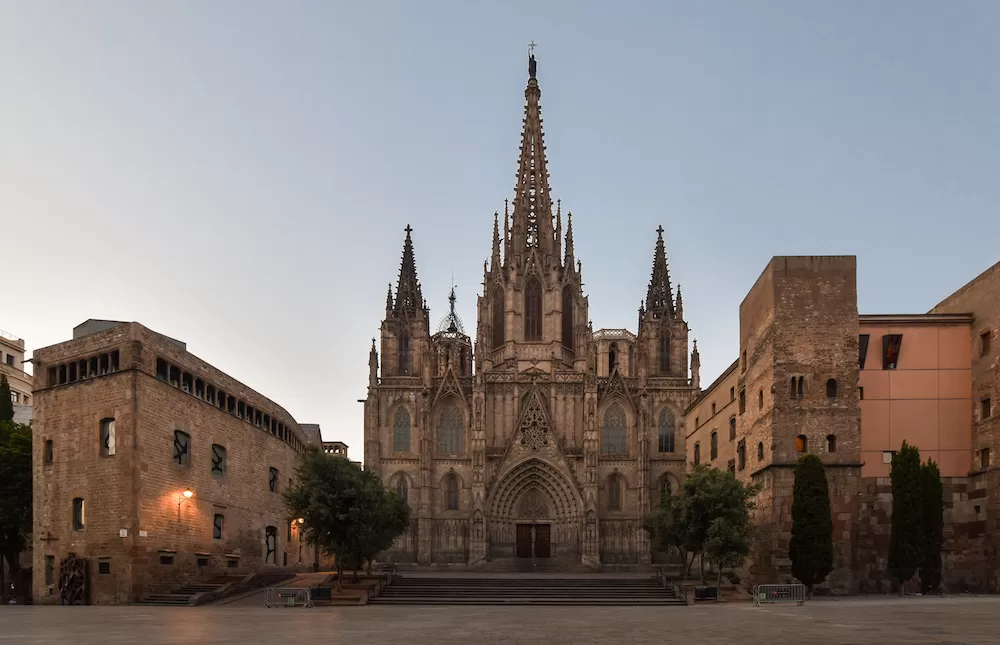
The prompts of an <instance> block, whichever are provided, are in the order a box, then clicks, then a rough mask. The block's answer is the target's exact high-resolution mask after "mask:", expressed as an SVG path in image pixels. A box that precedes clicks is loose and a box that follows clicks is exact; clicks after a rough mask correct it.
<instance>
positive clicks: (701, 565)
mask: <svg viewBox="0 0 1000 645" xmlns="http://www.w3.org/2000/svg"><path fill="white" fill-rule="evenodd" d="M698 569H699V573H700V575H701V584H705V554H704V553H702V555H701V557H700V558H698Z"/></svg>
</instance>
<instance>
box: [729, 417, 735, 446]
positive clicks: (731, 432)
mask: <svg viewBox="0 0 1000 645" xmlns="http://www.w3.org/2000/svg"><path fill="white" fill-rule="evenodd" d="M735 439H736V417H730V418H729V440H730V441H733V440H735Z"/></svg>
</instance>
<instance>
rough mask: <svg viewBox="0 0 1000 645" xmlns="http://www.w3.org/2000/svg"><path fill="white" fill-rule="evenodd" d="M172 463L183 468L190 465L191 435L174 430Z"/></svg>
mask: <svg viewBox="0 0 1000 645" xmlns="http://www.w3.org/2000/svg"><path fill="white" fill-rule="evenodd" d="M174 463H175V464H177V465H178V466H185V467H187V466H190V465H191V435H189V434H188V433H186V432H183V431H182V430H174Z"/></svg>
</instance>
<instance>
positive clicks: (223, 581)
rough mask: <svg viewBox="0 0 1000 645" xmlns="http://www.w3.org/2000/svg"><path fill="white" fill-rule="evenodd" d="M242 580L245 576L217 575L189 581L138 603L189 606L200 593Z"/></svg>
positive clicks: (151, 595)
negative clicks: (206, 578) (178, 587)
mask: <svg viewBox="0 0 1000 645" xmlns="http://www.w3.org/2000/svg"><path fill="white" fill-rule="evenodd" d="M242 580H243V576H226V575H221V576H215V577H214V578H209V579H208V580H204V581H199V582H192V583H188V584H186V585H184V586H183V587H181V588H180V589H176V590H174V591H171V592H170V593H154V594H150V595H148V596H146V597H145V598H143V599H142V600H140V601H139V602H138V603H136V604H137V605H158V606H173V607H187V606H188V605H190V604H191V599H192V598H194V597H195V596H196V595H198V594H200V593H208V592H215V591H218V590H219V589H221V588H222V587H223V586H225V585H228V584H236V583H239V582H241V581H242Z"/></svg>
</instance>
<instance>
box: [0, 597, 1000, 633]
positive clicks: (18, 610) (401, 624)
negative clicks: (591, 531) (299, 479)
mask: <svg viewBox="0 0 1000 645" xmlns="http://www.w3.org/2000/svg"><path fill="white" fill-rule="evenodd" d="M997 642H1000V597H997V596H994V597H949V598H920V597H910V598H905V599H900V598H894V597H889V598H884V597H879V598H870V599H864V598H851V599H844V600H832V599H820V600H815V601H811V602H809V603H806V605H805V606H803V607H795V606H782V607H767V608H755V607H752V606H751V605H750V604H749V603H731V604H713V605H697V606H692V607H665V608H661V607H657V608H652V607H481V608H477V607H422V606H410V607H394V606H369V607H332V608H314V609H302V608H294V609H289V608H280V609H265V608H263V607H226V606H220V607H191V608H186V607H179V608H175V607H0V643H3V644H6V643H17V644H19V645H21V644H24V645H29V644H30V645H39V644H44V645H65V644H66V643H75V644H77V645H117V644H119V643H138V644H140V645H223V644H230V643H232V644H239V645H256V644H258V643H259V644H261V645H279V644H284V643H295V644H296V645H298V644H299V643H309V644H312V643H322V644H323V645H390V644H391V645H450V644H459V643H460V644H462V645H534V644H535V643H538V644H542V643H544V644H545V645H597V644H601V645H619V644H621V645H651V644H653V643H656V644H657V645H659V644H662V643H678V644H683V645H695V644H701V643H705V644H708V643H712V644H721V643H726V644H728V643H733V644H738V645H785V644H788V645H800V644H807V643H808V644H809V645H895V644H897V643H899V644H901V645H903V644H905V645H923V644H933V645H987V644H990V645H995V644H996V643H997Z"/></svg>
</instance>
